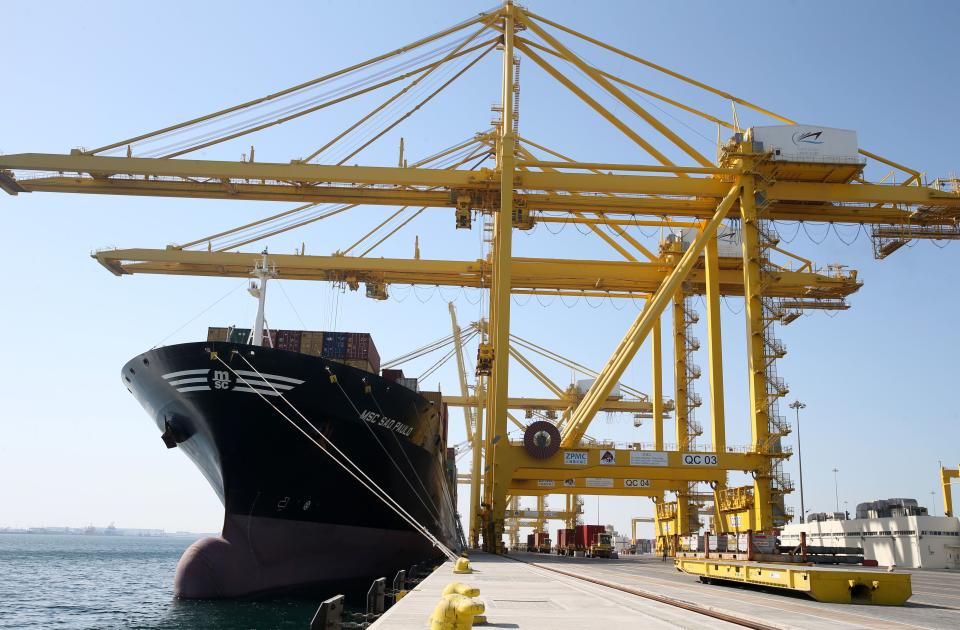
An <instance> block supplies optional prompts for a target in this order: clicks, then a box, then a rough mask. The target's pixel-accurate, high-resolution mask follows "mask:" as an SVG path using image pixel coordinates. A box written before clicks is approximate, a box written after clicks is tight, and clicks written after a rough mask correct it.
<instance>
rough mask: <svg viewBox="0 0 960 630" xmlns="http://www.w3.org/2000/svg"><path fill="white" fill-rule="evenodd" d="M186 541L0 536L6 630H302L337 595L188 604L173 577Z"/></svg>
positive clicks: (1, 610)
mask: <svg viewBox="0 0 960 630" xmlns="http://www.w3.org/2000/svg"><path fill="white" fill-rule="evenodd" d="M193 541H194V539H192V538H188V537H137V536H99V535H56V534H9V533H0V628H2V629H4V630H6V629H8V628H17V629H18V630H19V629H21V628H38V629H39V628H43V629H44V630H52V629H57V628H62V629H71V630H72V629H75V628H76V629H79V628H83V629H87V628H98V629H99V628H144V629H151V630H153V629H157V630H160V629H164V630H173V629H179V628H191V629H193V628H201V629H207V628H209V629H211V630H214V629H227V628H230V629H233V628H238V629H251V628H256V629H260V628H264V629H266V628H297V629H298V630H303V628H306V627H308V626H309V624H310V619H311V618H312V617H313V613H314V612H315V611H316V609H317V606H318V605H319V603H320V602H321V601H322V600H323V599H325V597H329V596H332V595H335V594H336V593H329V594H327V593H318V594H311V596H310V597H300V598H297V599H291V598H277V599H261V600H246V601H236V600H231V601H186V600H176V599H174V597H173V575H174V571H175V569H176V566H177V560H179V559H180V554H182V553H183V551H184V550H185V549H186V548H187V547H188V546H190V544H191V543H192V542H193Z"/></svg>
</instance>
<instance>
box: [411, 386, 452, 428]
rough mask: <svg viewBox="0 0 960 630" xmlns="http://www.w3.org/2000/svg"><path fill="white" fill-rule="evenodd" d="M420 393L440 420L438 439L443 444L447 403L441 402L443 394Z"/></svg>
mask: <svg viewBox="0 0 960 630" xmlns="http://www.w3.org/2000/svg"><path fill="white" fill-rule="evenodd" d="M414 380H416V379H414ZM420 395H421V396H423V397H424V398H426V399H427V400H429V401H430V405H431V406H432V407H433V408H434V409H435V410H436V412H437V416H438V419H439V422H440V425H439V428H440V439H441V440H443V442H442V443H443V444H446V443H447V424H448V412H447V403H445V402H443V395H442V394H441V393H440V392H420Z"/></svg>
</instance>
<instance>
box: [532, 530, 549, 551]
mask: <svg viewBox="0 0 960 630" xmlns="http://www.w3.org/2000/svg"><path fill="white" fill-rule="evenodd" d="M549 539H550V534H548V533H547V532H535V533H534V534H533V544H534V545H535V546H536V547H537V548H538V549H539V548H540V547H543V546H544V545H546V544H547V540H549Z"/></svg>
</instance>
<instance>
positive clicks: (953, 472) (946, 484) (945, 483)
mask: <svg viewBox="0 0 960 630" xmlns="http://www.w3.org/2000/svg"><path fill="white" fill-rule="evenodd" d="M954 479H960V467H957V468H944V467H943V466H940V485H941V486H942V490H943V515H944V516H953V488H951V485H952V484H955V483H957V482H955V481H953V480H954Z"/></svg>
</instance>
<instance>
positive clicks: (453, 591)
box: [440, 582, 480, 597]
mask: <svg viewBox="0 0 960 630" xmlns="http://www.w3.org/2000/svg"><path fill="white" fill-rule="evenodd" d="M479 594H480V589H479V588H477V587H476V586H470V585H468V584H464V583H462V582H450V583H449V584H447V586H446V587H445V588H444V589H443V591H442V592H441V593H440V597H446V596H447V595H464V596H466V597H476V596H477V595H479Z"/></svg>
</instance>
